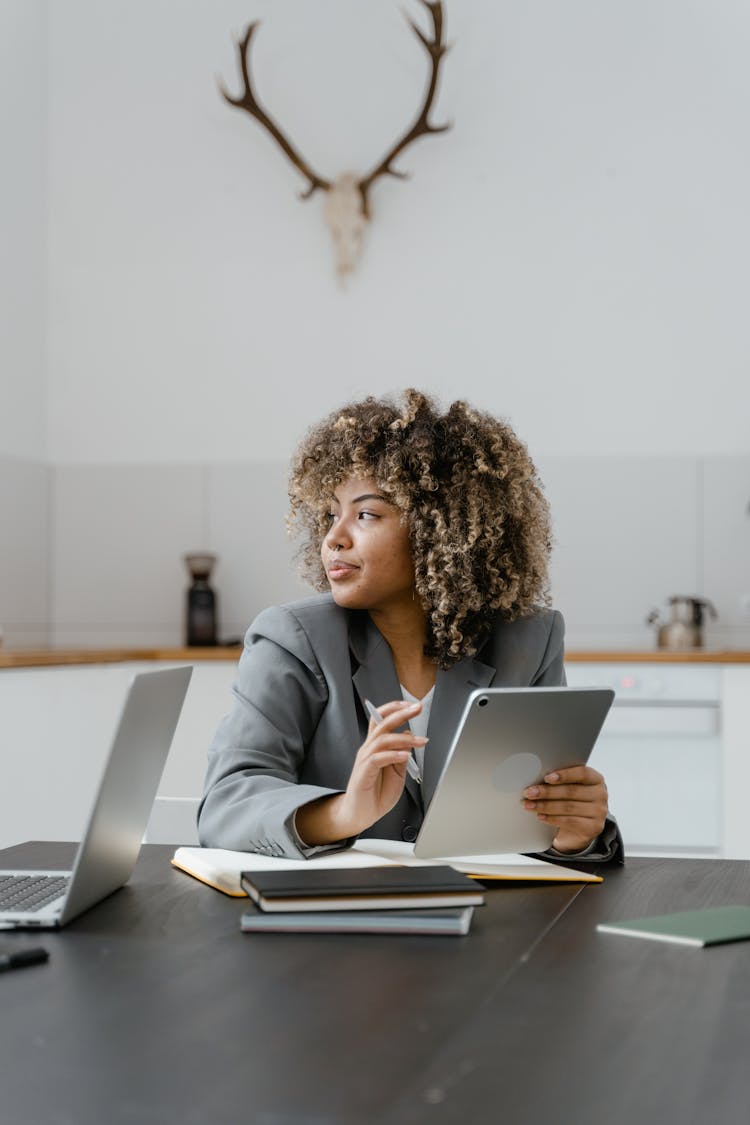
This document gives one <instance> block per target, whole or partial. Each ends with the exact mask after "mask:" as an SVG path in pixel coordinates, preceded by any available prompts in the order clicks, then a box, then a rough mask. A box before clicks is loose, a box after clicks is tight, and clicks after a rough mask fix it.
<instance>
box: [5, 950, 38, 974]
mask: <svg viewBox="0 0 750 1125" xmlns="http://www.w3.org/2000/svg"><path fill="white" fill-rule="evenodd" d="M48 960H49V953H48V952H47V950H46V949H42V947H41V945H35V946H33V948H32V949H20V950H19V951H18V953H0V973H4V972H6V971H7V970H8V969H22V968H24V966H26V965H41V964H42V962H43V961H48Z"/></svg>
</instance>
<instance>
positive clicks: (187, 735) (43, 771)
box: [0, 661, 236, 847]
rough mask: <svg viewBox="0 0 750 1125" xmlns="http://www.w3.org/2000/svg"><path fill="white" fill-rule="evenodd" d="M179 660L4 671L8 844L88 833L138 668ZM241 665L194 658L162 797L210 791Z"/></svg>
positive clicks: (1, 707) (0, 824) (0, 724)
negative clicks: (209, 769)
mask: <svg viewBox="0 0 750 1125" xmlns="http://www.w3.org/2000/svg"><path fill="white" fill-rule="evenodd" d="M176 663H177V662H172V663H170V664H167V663H163V664H161V663H155V662H153V661H150V662H143V663H137V664H136V663H130V664H98V665H80V666H75V667H57V668H30V669H26V668H23V669H4V670H3V671H2V672H0V747H1V748H2V749H1V752H2V762H3V790H2V815H1V816H0V846H2V847H7V846H8V845H10V844H15V843H18V842H19V841H21V840H78V839H80V837H81V833H82V831H83V828H84V825H85V821H86V815H87V813H88V810H89V808H90V806H91V802H92V800H93V796H94V793H95V791H96V786H97V782H98V780H99V777H100V774H101V771H102V768H103V765H104V759H105V756H106V754H107V751H108V749H109V743H110V739H111V736H112V734H113V731H114V728H115V724H116V722H117V719H118V717H119V712H120V707H121V705H122V702H123V700H124V697H125V692H126V689H127V684H128V681H129V680H130V678H131V677H132V675H133V674H134V672H138V671H148V670H154V669H156V668H162V667H174V666H175V664H176ZM235 669H236V662H234V661H205V662H200V663H197V664H196V665H195V666H194V669H193V676H192V680H191V682H190V687H189V689H188V694H187V697H186V699H185V704H184V706H183V710H182V714H181V716H180V721H179V723H178V725H177V730H176V731H175V736H174V740H173V743H172V748H171V750H170V753H169V757H168V759H167V764H166V766H165V768H164V773H163V775H162V779H161V783H160V785H159V795H160V797H161V798H166V797H169V798H195V797H197V796H198V795H199V794H200V792H201V789H202V785H203V775H204V773H205V768H206V751H207V749H208V746H209V743H210V742H211V739H212V737H213V734H214V731H215V730H216V727H217V725H218V723H219V720H220V719H221V716H222V715H223V714H224V713H225V712H226V711H227V710H228V709H229V707H230V704H231V686H232V682H233V679H234V674H235ZM179 842H181V843H190V842H191V841H190V840H188V839H184V840H180V841H179Z"/></svg>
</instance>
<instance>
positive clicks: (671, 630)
mask: <svg viewBox="0 0 750 1125" xmlns="http://www.w3.org/2000/svg"><path fill="white" fill-rule="evenodd" d="M667 604H668V605H669V606H671V614H670V617H669V619H668V620H667V621H662V620H661V617H660V615H659V611H658V610H656V609H652V610H651V613H649V615H648V617H647V618H646V622H647V624H649V625H658V627H659V628H658V632H657V635H656V644H657V646H658V648H671V649H685V648H701V647H702V645H703V624H704V621H705V617H706V612H708V613H709V614H710V616H711V617H714V618H715V617H716V616H717V614H716V609H715V608H714V606H713V603H712V602H710V601H709V600H708V598H696V597H691V596H689V595H687V594H675V595H674V596H673V597H671V598H668V599H667Z"/></svg>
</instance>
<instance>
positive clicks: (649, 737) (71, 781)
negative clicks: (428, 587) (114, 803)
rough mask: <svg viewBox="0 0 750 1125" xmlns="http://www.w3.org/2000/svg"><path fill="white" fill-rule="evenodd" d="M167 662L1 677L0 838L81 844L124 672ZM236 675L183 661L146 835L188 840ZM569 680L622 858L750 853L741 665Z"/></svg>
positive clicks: (749, 674) (577, 670)
mask: <svg viewBox="0 0 750 1125" xmlns="http://www.w3.org/2000/svg"><path fill="white" fill-rule="evenodd" d="M238 657H239V653H238ZM170 666H172V667H173V666H174V663H172V664H166V663H164V664H157V663H154V662H142V663H137V664H136V663H130V664H106V665H85V666H77V667H58V668H33V669H7V670H3V671H0V753H1V754H2V762H3V787H2V815H0V846H2V847H5V846H8V845H10V844H14V843H18V842H19V841H21V840H77V839H80V836H81V833H82V830H83V827H84V824H85V820H86V814H87V812H88V810H89V808H90V805H91V801H92V799H93V795H94V792H95V789H96V785H97V782H98V779H99V776H100V774H101V770H102V766H103V764H104V757H105V755H106V753H107V749H108V747H109V742H110V738H111V736H112V733H113V730H114V726H115V723H116V722H117V718H118V715H119V710H120V706H121V704H122V701H123V699H124V696H125V691H126V687H127V683H128V680H129V679H130V677H131V676H132V675H133V673H134V672H136V671H141V670H149V669H154V668H158V667H170ZM675 668H676V669H678V672H679V676H678V677H677V680H675V679H674V677H673V675H672V672H673V669H675ZM235 671H236V661H234V660H232V661H205V662H198V663H197V664H196V665H195V667H194V671H193V678H192V681H191V684H190V688H189V690H188V694H187V698H186V700H185V705H184V707H183V711H182V715H181V717H180V721H179V723H178V726H177V730H176V732H175V737H174V741H173V743H172V749H171V751H170V754H169V758H168V759H167V764H166V767H165V769H164V774H163V776H162V779H161V783H160V785H159V796H158V798H157V803H156V806H155V811H154V817H153V820H152V831H151V832H150V834H149V836H148V838H149V839H152V840H159V839H163V840H164V841H165V842H175V843H177V842H179V843H191V842H193V841H194V839H195V837H194V836H193V837H189V836H188V833H189V832H192V831H194V829H193V825H194V814H195V800H196V798H197V797H198V796H199V795H200V793H201V789H202V786H203V776H204V772H205V767H206V752H207V749H208V746H209V744H210V742H211V739H212V738H213V735H214V732H215V730H216V727H217V725H218V723H219V720H220V719H221V717H222V715H224V714H225V713H226V711H227V710H228V709H229V707H230V706H231V702H232V696H231V687H232V683H233V680H234V676H235ZM567 675H568V682H569V683H570V684H579V685H583V684H597V685H604V684H607V685H611V686H613V687H614V688H615V690H616V692H617V696H616V703H615V705H614V707H613V708H612V711H611V712H610V715H609V717H608V718H607V721H606V723H605V726H604V729H603V731H602V734H601V736H600V739H599V741H598V743H597V746H596V748H595V750H594V752H593V755H592V759H591V763H592V765H594V766H596V767H597V768H599V769H601V771H602V773H603V774H604V775H605V777H606V778H607V783H608V785H609V791H610V803H611V806H612V810H613V812H614V813H615V815H616V816H617V818H618V820H619V822H620V825H621V827H622V831H623V835H624V838H625V843H626V847H627V848H628V849H629V850H630V852H631V854H634V853H640V854H675V855H722V856H726V857H729V858H737V859H739V858H742V859H747V858H750V830H749V828H748V816H747V800H746V793H747V783H746V777H747V773H748V768H747V767H748V763H750V665H747V664H745V665H741V664H738V665H719V664H691V665H685V664H682V665H673V664H649V665H645V664H640V665H632V664H631V665H627V666H625V665H619V664H604V663H587V664H582V663H573V662H571V663H569V664H568V665H567ZM166 826H169V827H168V829H167V827H166ZM172 826H176V827H172ZM165 832H167V834H166V835H165ZM169 832H173V833H176V835H174V836H173V838H172V839H169V835H168V833H169Z"/></svg>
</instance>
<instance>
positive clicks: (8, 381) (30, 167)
mask: <svg viewBox="0 0 750 1125" xmlns="http://www.w3.org/2000/svg"><path fill="white" fill-rule="evenodd" d="M46 8H47V6H46V3H44V0H0V640H2V638H3V636H4V638H5V640H6V641H7V642H9V643H28V644H34V643H39V642H43V641H44V640H46V638H47V623H48V616H49V607H48V600H47V546H48V540H47V515H48V472H47V470H46V468H45V466H44V464H43V461H44V457H45V453H46V417H45V391H46V387H45V325H46V315H45V313H46V305H45V301H46V269H45V255H46V222H47V213H46V177H45V170H46V139H47V134H46V110H47V21H46Z"/></svg>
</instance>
